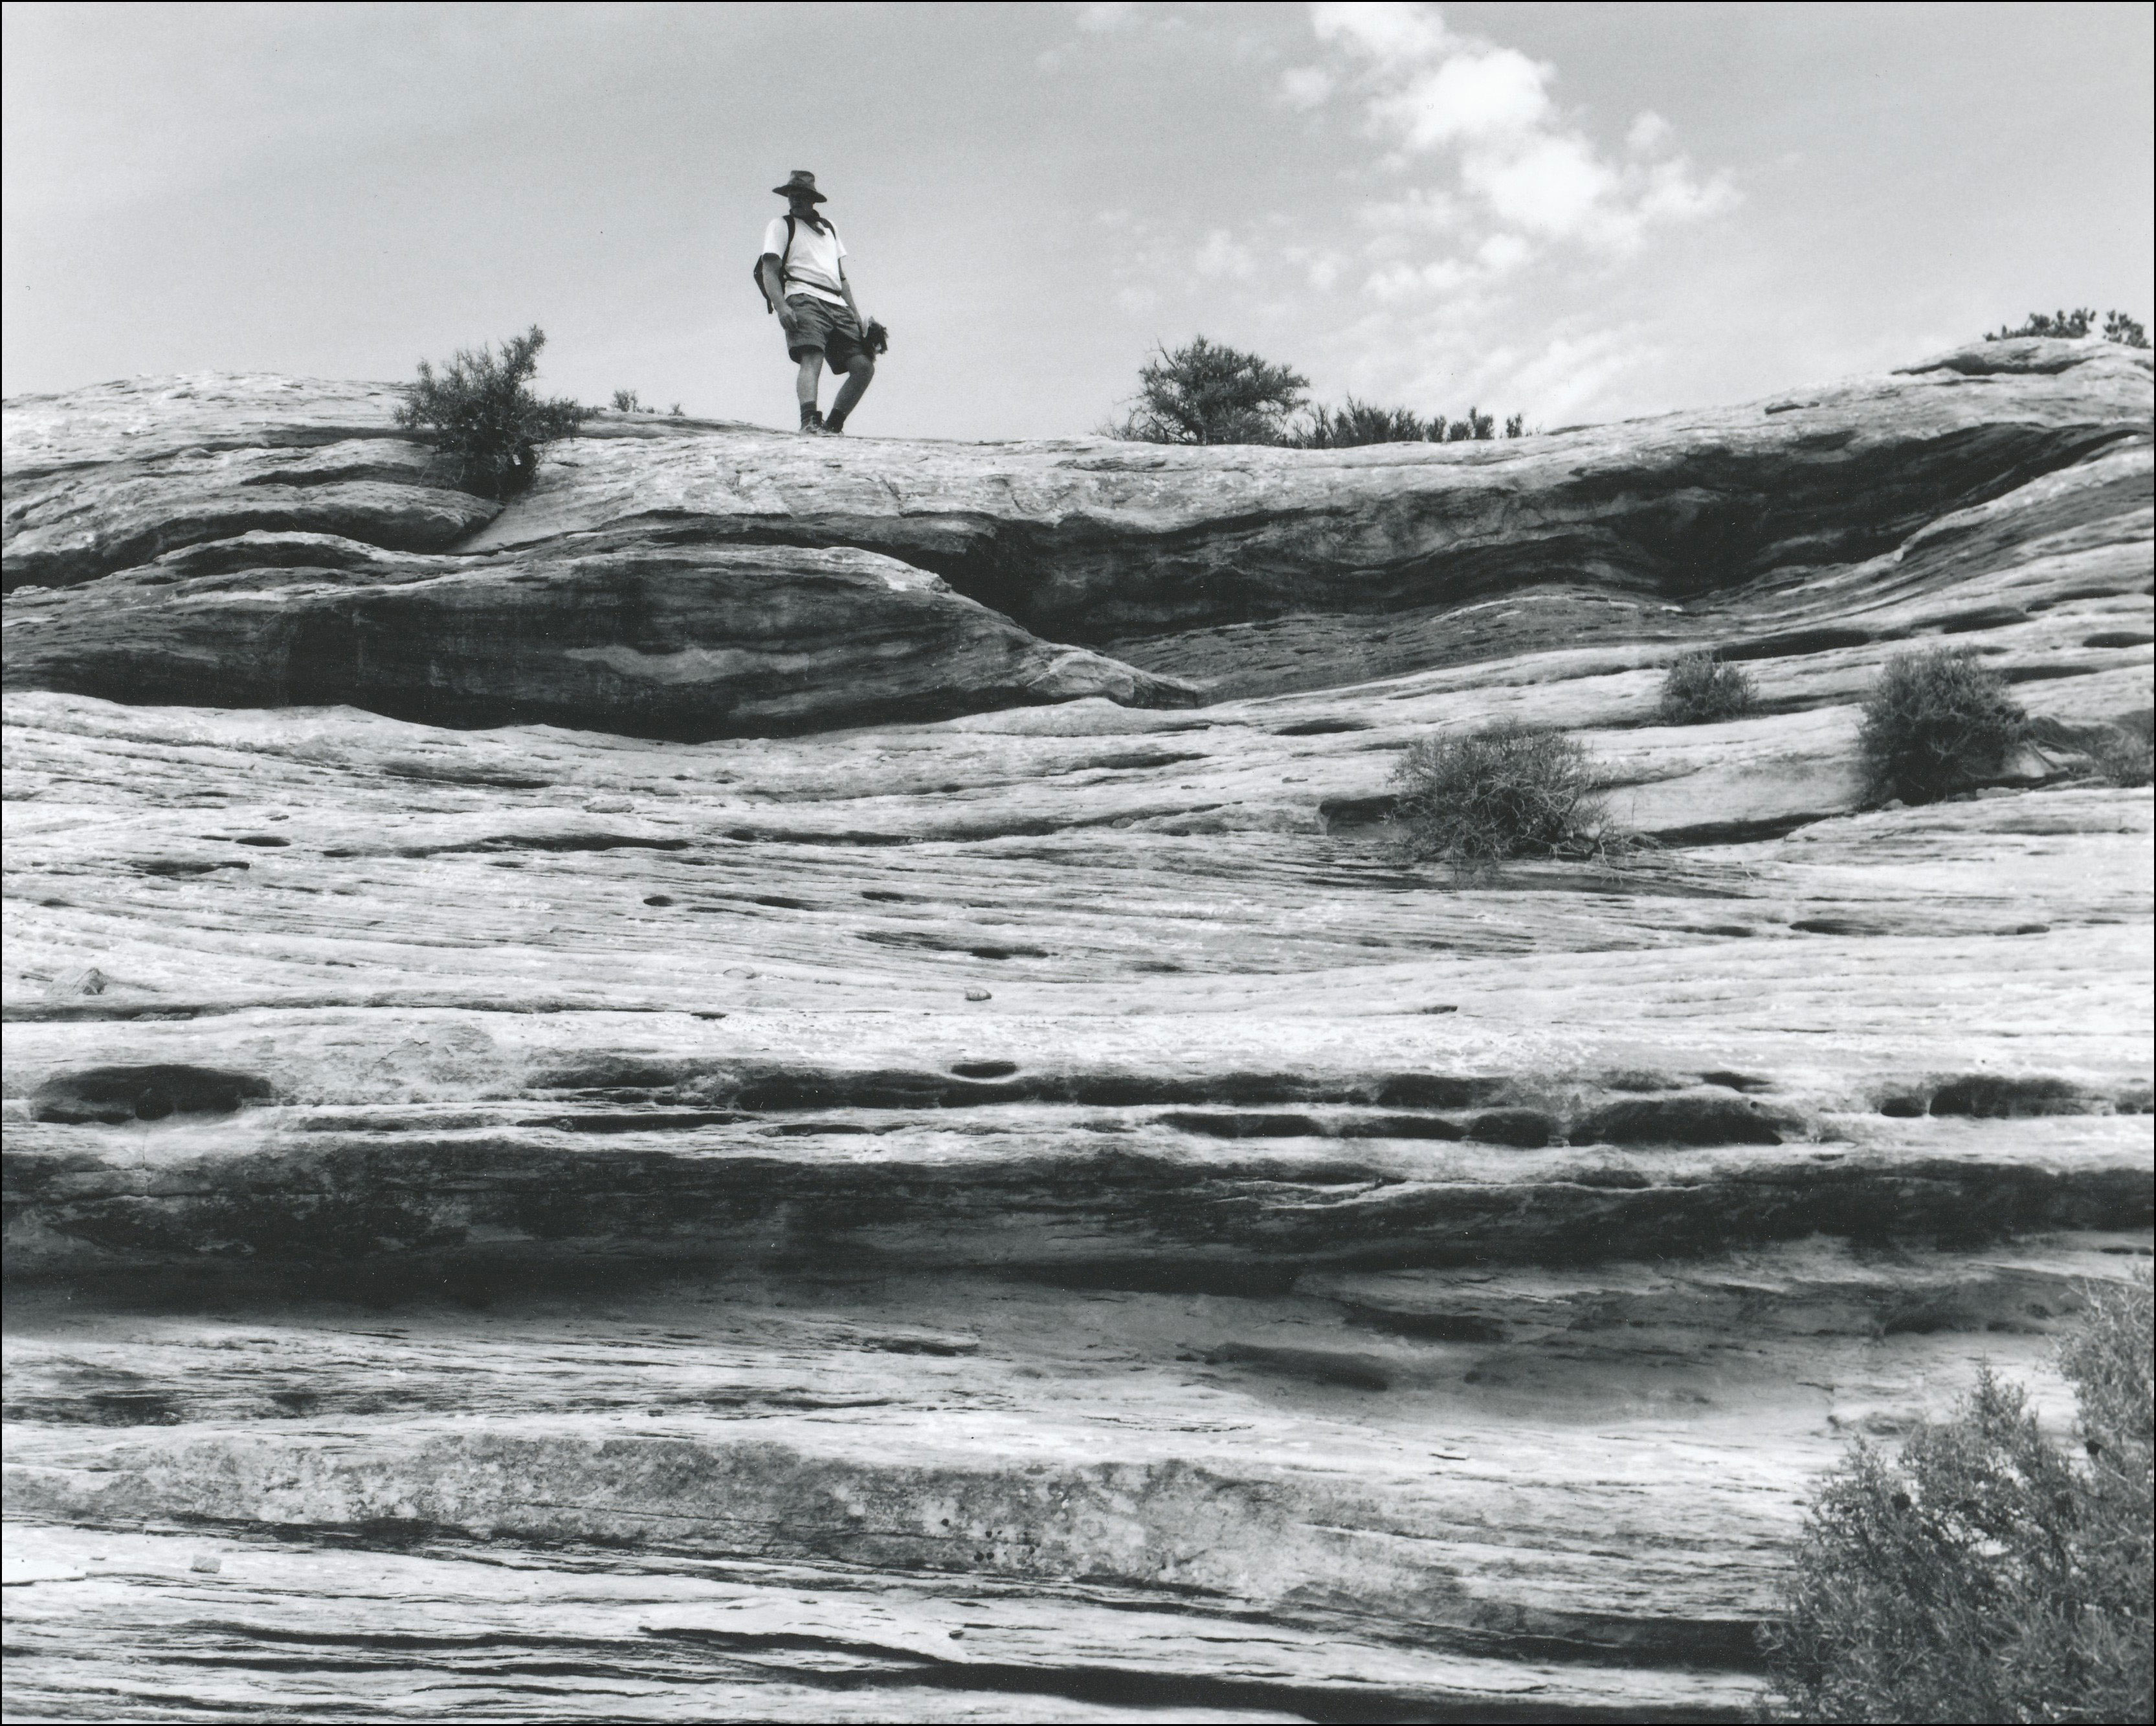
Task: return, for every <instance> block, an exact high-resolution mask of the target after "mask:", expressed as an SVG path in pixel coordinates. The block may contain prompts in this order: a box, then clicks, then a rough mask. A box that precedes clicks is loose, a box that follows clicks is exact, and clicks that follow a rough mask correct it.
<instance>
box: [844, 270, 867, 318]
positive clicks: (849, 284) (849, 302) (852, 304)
mask: <svg viewBox="0 0 2156 1726" xmlns="http://www.w3.org/2000/svg"><path fill="white" fill-rule="evenodd" d="M839 292H840V293H842V294H844V295H845V296H846V310H847V311H850V312H851V313H853V315H854V327H855V329H857V330H865V329H866V328H868V326H869V321H868V320H867V319H866V318H865V317H863V316H861V308H860V305H859V303H858V302H856V301H855V299H854V279H853V277H851V276H850V275H847V274H846V260H845V259H844V258H841V259H839Z"/></svg>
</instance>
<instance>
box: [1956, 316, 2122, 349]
mask: <svg viewBox="0 0 2156 1726" xmlns="http://www.w3.org/2000/svg"><path fill="white" fill-rule="evenodd" d="M2095 327H2096V308H2095V307H2094V306H2076V308H2075V309H2074V310H2073V311H2050V312H2044V311H2032V312H2030V314H2029V316H2027V317H2026V318H2025V319H2024V320H2023V321H2022V322H2021V324H2020V327H2019V328H2017V329H2011V330H2010V329H2008V328H2006V327H2005V326H2004V325H2001V326H1999V328H1998V329H1996V330H1986V331H1984V340H1985V341H1986V342H2005V341H2010V340H2011V339H2012V338H2013V337H2015V336H2062V337H2064V338H2065V339H2066V340H2067V341H2070V342H2078V341H2079V340H2081V339H2082V337H2083V336H2087V334H2088V332H2089V331H2091V330H2092V329H2094V328H2095ZM2103 339H2104V340H2105V341H2107V342H2117V343H2118V344H2119V345H2120V346H2121V347H2148V331H2146V330H2145V329H2143V327H2142V326H2141V322H2140V321H2139V320H2138V318H2132V317H2128V316H2127V315H2126V314H2125V313H2124V312H2123V311H2107V312H2106V313H2104V315H2103Z"/></svg>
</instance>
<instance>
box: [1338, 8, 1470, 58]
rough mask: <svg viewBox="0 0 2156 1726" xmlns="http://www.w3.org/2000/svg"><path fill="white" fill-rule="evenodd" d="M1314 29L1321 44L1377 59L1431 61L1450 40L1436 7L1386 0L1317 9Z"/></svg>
mask: <svg viewBox="0 0 2156 1726" xmlns="http://www.w3.org/2000/svg"><path fill="white" fill-rule="evenodd" d="M1310 27H1311V28H1312V29H1313V30H1315V31H1316V32H1317V39H1318V40H1319V41H1320V42H1323V43H1326V44H1335V43H1337V44H1340V45H1341V46H1342V47H1345V48H1349V49H1354V50H1356V51H1357V52H1359V53H1361V54H1367V55H1368V56H1369V57H1370V58H1371V59H1393V58H1405V59H1416V60H1422V59H1429V58H1430V56H1431V55H1433V54H1437V53H1439V52H1440V50H1441V49H1443V48H1444V47H1445V43H1446V41H1447V40H1448V37H1447V34H1446V32H1445V20H1444V19H1443V18H1440V16H1439V15H1438V12H1437V8H1435V7H1434V6H1399V5H1390V4H1387V3H1384V0H1350V3H1345V4H1330V5H1317V6H1313V7H1312V8H1310Z"/></svg>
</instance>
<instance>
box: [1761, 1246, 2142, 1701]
mask: <svg viewBox="0 0 2156 1726" xmlns="http://www.w3.org/2000/svg"><path fill="white" fill-rule="evenodd" d="M2150 1328H2151V1303H2150V1285H2149V1282H2148V1277H2147V1275H2146V1273H2145V1271H2144V1272H2143V1275H2142V1276H2141V1277H2140V1278H2139V1279H2138V1281H2135V1282H2128V1283H2125V1284H2123V1285H2115V1286H2112V1287H2098V1288H2096V1289H2093V1290H2092V1291H2091V1297H2090V1306H2089V1314H2088V1318H2087V1322H2086V1323H2085V1324H2084V1326H2083V1327H2082V1330H2081V1332H2080V1333H2079V1334H2078V1335H2077V1336H2076V1337H2075V1338H2072V1339H2071V1340H2070V1341H2069V1342H2068V1343H2066V1346H2065V1347H2064V1348H2062V1349H2061V1351H2060V1362H2059V1364H2060V1366H2061V1369H2062V1370H2063V1371H2064V1373H2065V1374H2066V1377H2067V1379H2069V1380H2070V1381H2071V1383H2072V1384H2073V1386H2074V1392H2075V1398H2076V1402H2077V1403H2078V1405H2079V1407H2080V1412H2081V1425H2082V1446H2081V1448H2082V1452H2083V1455H2082V1456H2080V1457H2075V1456H2071V1455H2069V1454H2067V1453H2066V1452H2064V1451H2061V1450H2060V1449H2059V1448H2058V1447H2057V1446H2055V1445H2053V1444H2052V1443H2051V1441H2049V1440H2048V1439H2046V1437H2045V1436H2044V1435H2043V1434H2042V1432H2041V1431H2040V1430H2039V1429H2038V1427H2037V1425H2036V1422H2035V1419H2034V1417H2033V1416H2032V1415H2030V1413H2029V1410H2028V1406H2027V1401H2026V1399H2025V1395H2024V1394H2023V1393H2022V1392H2021V1391H2020V1390H2018V1389H2017V1388H2015V1386H2013V1385H2010V1384H2002V1383H2000V1382H1999V1380H1998V1379H1994V1378H1993V1377H1992V1376H1991V1374H1989V1372H1988V1371H1987V1372H1985V1373H1984V1374H1982V1375H1981V1376H1980V1377H1979V1380H1978V1383H1977V1387H1976V1390H1975V1391H1974V1393H1973V1394H1972V1395H1969V1397H1968V1398H1966V1399H1965V1400H1963V1402H1962V1403H1961V1405H1959V1406H1958V1408H1957V1409H1956V1410H1955V1411H1954V1413H1953V1416H1952V1418H1950V1419H1948V1420H1944V1421H1942V1422H1940V1423H1938V1424H1937V1425H1928V1426H1925V1427H1923V1428H1922V1429H1921V1430H1920V1431H1918V1432H1917V1434H1916V1435H1915V1436H1912V1438H1911V1439H1910V1440H1909V1441H1908V1442H1907V1445H1905V1446H1903V1448H1902V1453H1901V1456H1900V1457H1899V1458H1898V1459H1897V1461H1893V1462H1889V1461H1886V1459H1885V1458H1883V1457H1882V1456H1881V1455H1880V1454H1879V1453H1878V1452H1877V1451H1874V1450H1872V1449H1871V1447H1870V1446H1866V1445H1864V1444H1862V1443H1860V1444H1859V1445H1858V1446H1856V1451H1855V1453H1854V1454H1853V1455H1852V1456H1851V1457H1850V1458H1849V1460H1848V1461H1847V1462H1845V1464H1844V1465H1843V1466H1842V1467H1841V1468H1840V1469H1839V1470H1837V1471H1836V1472H1835V1473H1834V1474H1833V1475H1831V1476H1830V1477H1828V1479H1827V1481H1826V1482H1825V1485H1824V1486H1823V1487H1822V1488H1821V1489H1820V1492H1819V1493H1818V1496H1817V1497H1815V1500H1814V1501H1813V1503H1812V1506H1811V1508H1810V1513H1809V1516H1808V1518H1807V1519H1806V1522H1805V1525H1804V1534H1803V1537H1802V1541H1801V1544H1800V1545H1799V1548H1798V1552H1797V1563H1796V1571H1795V1574H1794V1577H1793V1578H1792V1579H1791V1581H1790V1584H1789V1591H1788V1594H1787V1595H1786V1598H1785V1602H1784V1614H1783V1616H1782V1617H1781V1619H1780V1620H1779V1621H1778V1622H1777V1623H1775V1624H1774V1625H1771V1626H1768V1629H1767V1631H1766V1633H1765V1636H1764V1640H1765V1642H1766V1646H1767V1650H1768V1659H1769V1662H1770V1663H1771V1666H1772V1667H1773V1670H1774V1678H1775V1683H1776V1688H1777V1690H1778V1692H1779V1696H1780V1698H1781V1702H1782V1708H1781V1710H1780V1711H1779V1712H1780V1715H1781V1718H1796V1719H1803V1720H1982V1721H1990V1720H2010V1721H2022V1720H2028V1721H2090V1722H2096V1721H2113V1720H2146V1719H2148V1718H2150V1709H2151V1708H2152V1707H2156V1682H2152V1657H2156V1610H2152V1605H2151V1595H2150V1591H2149V1586H2148V1577H2149V1572H2150V1566H2151V1564H2152V1563H2153V1562H2156V1552H2152V1514H2151V1499H2150V1477H2151V1476H2150V1458H2151V1438H2152V1421H2151V1415H2150V1405H2149V1348H2150Z"/></svg>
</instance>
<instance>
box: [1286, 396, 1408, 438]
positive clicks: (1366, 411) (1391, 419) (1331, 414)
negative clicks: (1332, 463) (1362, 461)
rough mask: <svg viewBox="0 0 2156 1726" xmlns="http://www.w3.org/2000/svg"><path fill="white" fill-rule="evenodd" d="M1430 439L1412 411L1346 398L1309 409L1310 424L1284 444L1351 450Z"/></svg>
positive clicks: (1292, 434)
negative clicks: (1328, 406)
mask: <svg viewBox="0 0 2156 1726" xmlns="http://www.w3.org/2000/svg"><path fill="white" fill-rule="evenodd" d="M1440 423H1441V422H1440ZM1429 436H1430V426H1429V424H1427V423H1426V422H1425V421H1424V419H1423V417H1422V416H1421V415H1420V414H1417V413H1416V412H1415V411H1414V409H1413V408H1379V407H1376V406H1373V404H1372V403H1368V402H1358V401H1357V400H1356V399H1355V398H1354V397H1353V396H1349V397H1348V398H1347V399H1346V400H1345V401H1344V402H1342V403H1341V404H1340V405H1339V406H1338V407H1337V408H1327V407H1324V406H1322V405H1321V406H1319V407H1316V408H1312V409H1311V410H1310V421H1309V424H1306V425H1304V426H1301V427H1300V428H1298V429H1296V430H1295V431H1293V432H1291V433H1290V434H1288V439H1287V441H1288V442H1289V443H1291V444H1293V445H1294V446H1295V447H1296V449H1357V448H1359V447H1360V446H1362V445H1363V444H1419V443H1422V442H1423V441H1424V440H1425V439H1427V438H1428V437H1429Z"/></svg>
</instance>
